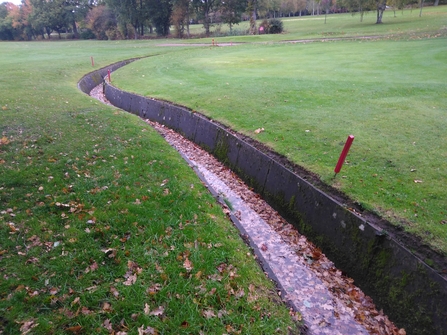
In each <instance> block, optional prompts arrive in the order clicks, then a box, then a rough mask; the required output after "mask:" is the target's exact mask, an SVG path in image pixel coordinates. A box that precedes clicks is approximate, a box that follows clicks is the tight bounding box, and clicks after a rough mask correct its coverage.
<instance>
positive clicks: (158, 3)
mask: <svg viewBox="0 0 447 335" xmlns="http://www.w3.org/2000/svg"><path fill="white" fill-rule="evenodd" d="M149 8H150V9H149V16H150V18H151V21H152V23H153V24H154V26H155V31H156V32H157V35H158V36H168V35H169V27H170V26H171V14H172V1H171V0H149Z"/></svg>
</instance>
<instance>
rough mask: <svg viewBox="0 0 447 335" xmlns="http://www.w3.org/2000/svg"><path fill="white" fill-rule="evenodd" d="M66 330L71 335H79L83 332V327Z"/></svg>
mask: <svg viewBox="0 0 447 335" xmlns="http://www.w3.org/2000/svg"><path fill="white" fill-rule="evenodd" d="M65 330H66V331H68V332H70V333H73V334H78V333H80V332H81V331H82V327H81V326H73V327H68V328H65Z"/></svg>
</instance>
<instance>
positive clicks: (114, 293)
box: [110, 286, 120, 298]
mask: <svg viewBox="0 0 447 335" xmlns="http://www.w3.org/2000/svg"><path fill="white" fill-rule="evenodd" d="M110 293H112V294H113V296H114V297H115V298H118V296H119V295H120V293H119V292H118V290H117V289H116V288H115V287H113V286H110Z"/></svg>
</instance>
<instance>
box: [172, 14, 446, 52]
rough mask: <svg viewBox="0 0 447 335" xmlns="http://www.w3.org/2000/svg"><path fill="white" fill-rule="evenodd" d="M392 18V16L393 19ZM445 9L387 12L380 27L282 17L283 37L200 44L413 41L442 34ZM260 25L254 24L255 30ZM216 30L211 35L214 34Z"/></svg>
mask: <svg viewBox="0 0 447 335" xmlns="http://www.w3.org/2000/svg"><path fill="white" fill-rule="evenodd" d="M394 14H396V16H394ZM446 15H447V9H446V7H445V6H438V7H425V8H424V9H423V12H422V16H421V17H419V10H418V9H405V10H403V11H399V10H398V11H396V12H395V13H394V11H393V10H390V9H387V10H386V11H385V12H384V16H383V22H384V23H383V24H379V25H377V24H375V22H376V13H375V12H367V13H365V15H364V17H363V21H362V22H361V21H360V15H359V14H354V15H352V14H350V13H347V14H329V15H327V18H326V23H324V15H319V16H316V15H315V16H302V17H285V18H282V19H281V20H282V21H283V23H284V33H283V34H268V35H255V36H247V35H246V36H220V37H210V38H203V39H201V40H200V41H203V42H206V43H210V44H211V42H212V38H214V40H215V43H224V42H241V43H243V42H259V43H269V42H271V41H283V40H301V39H319V38H351V37H360V36H376V35H380V36H387V37H389V38H400V39H404V38H405V39H406V38H414V37H416V36H424V35H425V36H426V35H427V34H430V35H436V34H445V33H446V29H447V22H446V19H445V17H446ZM259 23H260V21H259V22H258V26H259ZM217 28H218V27H217V26H216V27H214V28H212V31H216V30H217ZM234 29H235V30H240V31H243V30H247V29H248V22H241V23H240V24H239V25H236V26H234ZM220 30H221V33H222V35H224V34H225V33H229V28H228V26H225V25H222V26H221V27H220ZM190 31H191V34H194V35H199V34H203V32H204V31H203V27H202V26H201V25H192V26H191V29H190ZM184 42H186V43H188V42H191V43H192V42H196V41H188V40H181V41H178V42H177V43H184Z"/></svg>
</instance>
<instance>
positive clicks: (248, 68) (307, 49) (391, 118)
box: [114, 8, 447, 255]
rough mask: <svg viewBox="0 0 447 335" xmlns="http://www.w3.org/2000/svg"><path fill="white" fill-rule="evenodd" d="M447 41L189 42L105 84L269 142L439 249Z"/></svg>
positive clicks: (443, 239)
mask: <svg viewBox="0 0 447 335" xmlns="http://www.w3.org/2000/svg"><path fill="white" fill-rule="evenodd" d="M444 10H445V8H444ZM349 18H351V17H349ZM286 27H287V25H286ZM379 29H382V28H381V27H380V28H379ZM287 37H288V36H287ZM446 45H447V43H446V38H445V37H437V38H423V39H420V38H419V37H418V38H417V39H413V38H409V39H406V38H405V39H398V40H396V39H388V38H380V39H374V40H366V41H365V40H354V41H329V42H325V43H321V42H315V43H291V44H283V43H281V44H251V45H237V46H232V47H214V48H213V47H204V48H200V49H197V48H192V49H190V50H182V51H180V52H175V53H170V54H165V55H158V56H155V57H151V58H147V59H145V60H141V61H138V62H135V63H133V64H131V65H129V66H127V67H125V68H123V69H121V70H119V71H118V72H117V73H116V75H115V77H114V84H115V85H117V86H118V87H121V88H123V89H125V90H128V91H133V92H136V93H139V94H142V95H146V96H151V97H155V98H160V99H164V100H169V101H173V102H175V103H177V104H181V105H184V106H186V107H188V108H190V109H192V110H196V111H199V112H202V113H204V114H206V115H208V116H210V117H211V118H213V119H216V120H218V121H220V122H222V123H224V124H226V125H228V126H230V127H231V128H233V129H235V130H237V131H239V132H241V133H244V134H246V135H248V136H251V137H253V138H255V139H256V140H259V141H261V142H263V143H265V144H267V145H268V146H270V147H271V148H272V149H273V150H275V151H276V152H278V153H281V154H283V155H284V156H286V157H287V158H289V159H290V160H292V161H293V162H295V163H297V164H299V165H301V166H303V167H305V168H306V169H308V170H310V171H312V172H314V173H316V174H318V176H319V177H320V178H321V180H322V181H323V182H325V183H326V184H328V185H331V186H333V187H335V188H337V189H339V190H341V191H342V192H344V193H345V194H347V195H348V196H350V197H351V198H352V199H354V200H355V201H356V202H357V203H358V204H359V205H360V206H361V207H363V208H365V209H367V210H370V211H373V212H375V213H377V214H379V215H381V216H383V217H384V218H386V219H388V220H390V221H391V222H392V223H393V224H395V225H396V226H398V227H400V228H402V229H404V230H406V231H408V232H410V233H412V234H415V235H417V236H419V237H420V238H421V239H422V240H423V241H424V243H427V244H430V246H431V247H432V248H434V249H436V250H438V251H439V252H441V253H443V254H444V255H445V253H446V250H447V224H446V222H447V208H446V207H445V201H444V199H445V197H446V195H447V194H446V193H445V192H446V191H445V187H444V185H445V184H446V175H447V174H446V172H447V170H446V157H447V156H446V155H447V154H446V152H447V147H446V141H445V131H444V129H445V127H446V118H445V114H446V107H445V106H446V105H447V95H446V93H445V78H444V77H445V76H444V74H445V73H446V72H447V58H446V57H445V54H446V51H447V49H446V48H447V47H446ZM258 128H264V129H265V131H263V132H261V133H260V134H255V132H254V131H255V130H256V129H258ZM349 134H353V135H354V136H355V141H354V144H353V147H352V149H351V152H350V154H349V156H348V159H347V162H346V165H345V166H344V167H343V169H342V172H341V173H340V175H338V176H337V177H336V178H334V172H333V169H334V167H335V164H336V162H337V159H338V156H339V154H340V152H341V149H342V146H343V144H344V142H345V140H346V138H347V136H348V135H349Z"/></svg>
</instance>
